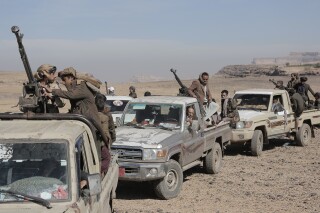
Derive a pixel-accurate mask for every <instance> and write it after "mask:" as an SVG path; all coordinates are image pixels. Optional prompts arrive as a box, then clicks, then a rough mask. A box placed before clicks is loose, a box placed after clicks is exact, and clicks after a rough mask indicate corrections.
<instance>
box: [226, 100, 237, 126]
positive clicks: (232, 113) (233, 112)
mask: <svg viewBox="0 0 320 213" xmlns="http://www.w3.org/2000/svg"><path fill="white" fill-rule="evenodd" d="M223 120H224V121H230V125H231V126H232V127H234V126H235V125H236V123H237V122H238V121H240V115H239V112H238V110H237V101H236V100H235V99H230V104H229V103H228V105H227V117H225V118H223Z"/></svg>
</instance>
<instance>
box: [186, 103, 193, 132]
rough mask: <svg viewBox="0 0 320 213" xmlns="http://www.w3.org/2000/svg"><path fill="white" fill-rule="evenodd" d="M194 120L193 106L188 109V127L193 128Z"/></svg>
mask: <svg viewBox="0 0 320 213" xmlns="http://www.w3.org/2000/svg"><path fill="white" fill-rule="evenodd" d="M193 119H194V109H193V107H192V106H189V107H187V117H186V123H187V126H188V127H191V126H192V121H193Z"/></svg>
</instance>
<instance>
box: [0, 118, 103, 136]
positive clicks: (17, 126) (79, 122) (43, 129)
mask: <svg viewBox="0 0 320 213" xmlns="http://www.w3.org/2000/svg"><path fill="white" fill-rule="evenodd" d="M97 128H98V129H97ZM96 130H98V131H100V132H101V131H102V130H101V127H96V126H95V125H94V124H93V123H91V122H90V120H89V119H88V118H86V117H85V116H83V115H79V114H69V113H46V114H40V113H36V114H34V113H30V114H29V113H24V114H23V113H0V139H18V138H34V139H70V141H75V139H76V138H77V137H78V136H79V135H80V134H82V133H83V132H84V131H87V132H95V131H96ZM89 137H92V136H89ZM93 137H95V136H94V135H93Z"/></svg>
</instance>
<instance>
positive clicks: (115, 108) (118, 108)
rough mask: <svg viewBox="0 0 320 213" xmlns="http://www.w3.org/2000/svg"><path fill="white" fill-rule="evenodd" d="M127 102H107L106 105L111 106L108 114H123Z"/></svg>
mask: <svg viewBox="0 0 320 213" xmlns="http://www.w3.org/2000/svg"><path fill="white" fill-rule="evenodd" d="M128 102H129V100H107V104H108V105H110V106H111V109H110V112H111V113H116V112H123V110H124V108H125V107H126V105H127V103H128Z"/></svg>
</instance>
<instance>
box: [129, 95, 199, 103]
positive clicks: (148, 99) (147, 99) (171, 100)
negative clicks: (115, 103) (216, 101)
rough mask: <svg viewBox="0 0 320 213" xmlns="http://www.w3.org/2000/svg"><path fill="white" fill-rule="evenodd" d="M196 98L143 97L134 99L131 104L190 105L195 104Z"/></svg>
mask: <svg viewBox="0 0 320 213" xmlns="http://www.w3.org/2000/svg"><path fill="white" fill-rule="evenodd" d="M196 101H197V99H196V98H192V97H184V96H144V97H141V98H134V99H132V100H131V102H132V103H139V102H148V103H164V104H190V103H194V102H196Z"/></svg>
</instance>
